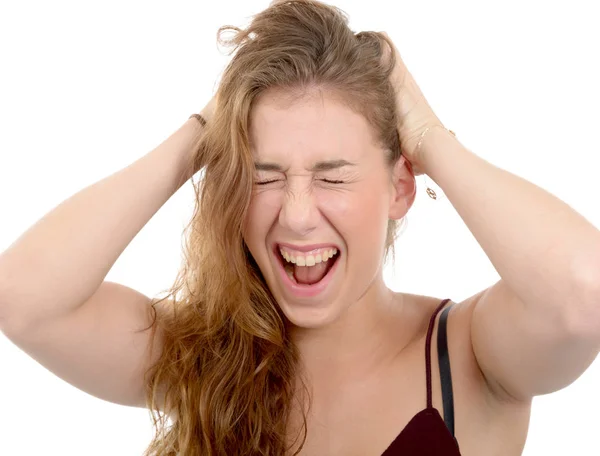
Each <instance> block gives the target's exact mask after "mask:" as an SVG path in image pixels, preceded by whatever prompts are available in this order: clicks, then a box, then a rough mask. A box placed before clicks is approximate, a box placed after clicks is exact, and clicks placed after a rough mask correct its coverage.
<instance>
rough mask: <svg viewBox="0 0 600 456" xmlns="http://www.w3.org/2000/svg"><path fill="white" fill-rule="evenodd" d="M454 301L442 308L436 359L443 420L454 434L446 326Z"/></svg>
mask: <svg viewBox="0 0 600 456" xmlns="http://www.w3.org/2000/svg"><path fill="white" fill-rule="evenodd" d="M453 305H454V303H452V304H450V305H449V306H448V307H446V308H445V309H444V311H443V312H442V314H441V315H440V323H439V326H438V338H437V346H438V360H439V364H440V378H441V382H442V403H443V405H444V421H445V422H446V426H448V429H449V430H450V433H451V434H452V436H454V399H453V394H452V375H451V373H450V357H449V356H448V337H447V332H446V326H447V321H448V313H449V312H450V309H451V308H452V306H453Z"/></svg>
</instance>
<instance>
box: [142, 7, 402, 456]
mask: <svg viewBox="0 0 600 456" xmlns="http://www.w3.org/2000/svg"><path fill="white" fill-rule="evenodd" d="M226 31H229V32H233V36H232V37H231V38H230V39H223V37H222V34H223V33H224V32H226ZM217 40H218V42H219V43H220V44H221V45H225V46H229V47H232V48H233V49H232V51H231V52H230V54H233V53H234V52H235V51H237V52H235V55H234V56H233V58H232V59H231V61H230V63H229V65H228V66H227V67H226V69H225V71H224V73H223V76H222V79H221V82H220V85H219V87H218V90H217V95H216V96H217V106H216V109H215V112H214V114H213V118H212V119H211V121H210V122H209V124H208V125H207V126H206V127H205V128H204V129H203V131H202V132H201V133H200V135H199V137H198V140H197V142H196V145H195V148H194V151H195V153H194V155H193V157H192V158H191V160H190V166H191V167H194V170H200V169H201V170H202V172H201V173H199V174H201V175H202V177H201V178H200V179H199V181H198V182H197V183H194V190H195V196H196V205H195V209H194V212H193V215H192V219H191V221H190V223H189V224H188V225H187V226H186V229H185V236H184V243H183V244H184V246H183V250H184V255H183V257H184V258H183V261H182V267H181V270H180V271H179V273H178V275H177V278H176V280H175V283H174V285H173V286H172V288H170V289H169V290H167V291H168V292H169V293H168V295H167V296H166V297H164V298H162V299H158V300H156V299H153V305H152V310H153V311H154V321H153V323H152V325H151V327H150V328H152V340H154V338H155V337H156V330H157V329H158V328H159V327H160V329H161V336H162V339H163V340H162V342H161V353H160V356H159V357H158V360H157V361H156V362H155V363H154V364H152V366H151V367H150V368H149V369H148V370H147V372H146V378H145V379H146V400H147V404H148V406H149V409H150V412H151V416H152V419H153V424H154V427H155V431H156V434H155V436H154V438H153V440H152V442H151V443H150V445H149V447H148V448H147V450H146V452H145V453H144V456H155V455H160V456H163V455H189V456H192V455H193V456H197V455H203V456H234V455H244V456H247V455H252V456H258V455H262V456H267V455H269V456H281V455H288V454H294V455H295V454H297V453H298V452H299V451H300V449H301V448H302V445H303V444H304V441H305V440H306V431H307V426H306V416H307V415H306V413H307V410H308V409H309V408H310V397H309V396H310V395H309V394H306V393H308V392H309V389H308V387H307V382H306V381H305V380H303V378H302V377H303V376H302V375H301V369H300V368H299V367H298V366H299V355H298V351H297V348H296V347H295V346H294V345H293V344H292V342H291V340H290V337H289V331H288V325H289V322H288V321H287V320H286V318H285V316H284V315H283V314H282V312H281V310H280V309H279V307H278V305H277V302H276V300H275V299H274V297H273V295H272V294H271V292H270V290H269V288H268V286H267V284H266V282H265V280H264V278H263V275H262V274H261V271H260V269H259V268H258V266H257V264H256V262H255V261H254V259H253V257H252V255H251V254H250V252H249V250H248V248H247V246H246V245H245V243H244V240H243V231H242V230H243V223H244V219H245V216H246V212H247V209H248V206H249V203H250V198H251V194H252V188H253V176H254V164H253V160H252V156H251V152H250V145H249V129H250V112H251V109H252V106H253V102H254V101H255V99H256V97H257V96H258V95H259V94H261V93H262V92H264V91H266V90H268V89H283V90H284V91H285V92H286V93H289V94H290V96H292V97H298V98H300V97H301V96H302V95H303V94H305V93H306V92H307V91H308V90H311V89H319V90H323V91H327V92H328V93H332V94H336V95H338V98H339V99H340V100H343V102H344V103H345V104H346V105H347V106H348V107H349V108H350V109H353V110H355V111H356V112H359V113H360V114H362V115H364V116H365V118H366V119H367V120H368V122H369V124H370V126H371V127H372V128H373V132H374V133H375V134H376V138H378V140H379V141H380V142H381V144H382V145H383V146H384V150H385V151H386V152H385V153H386V154H387V163H388V165H390V166H392V165H393V163H395V162H396V161H397V160H398V159H399V158H400V144H399V137H398V130H397V126H398V118H397V113H396V107H395V101H394V100H395V98H394V97H395V95H394V89H393V87H392V85H391V82H390V79H389V77H390V74H391V71H392V68H393V66H394V55H393V53H390V55H391V57H390V58H389V59H387V60H386V59H382V53H383V52H384V46H385V44H384V42H387V43H388V45H389V46H390V48H391V46H393V45H392V43H391V42H390V41H389V40H388V39H387V37H386V36H385V35H383V34H381V33H377V32H360V33H355V32H353V31H352V30H350V28H349V27H348V17H347V15H346V13H344V12H343V11H342V10H340V9H338V8H336V7H333V6H329V5H326V4H323V3H320V2H317V1H311V0H292V1H284V2H279V3H275V4H272V5H271V6H270V7H269V8H267V9H266V10H264V11H263V12H261V13H259V14H257V15H255V16H253V17H252V21H251V22H250V24H249V25H248V26H247V28H244V29H241V28H238V27H235V26H230V25H228V26H223V27H221V28H219V30H218V32H217ZM392 49H393V48H392ZM384 60H385V61H384ZM192 181H193V179H192ZM397 228H398V227H397V226H396V221H393V220H390V221H389V225H388V236H387V241H386V251H385V258H387V256H388V253H389V251H390V250H392V253H393V244H394V239H395V237H396V235H397ZM167 297H171V302H170V303H169V307H168V308H167V311H166V312H158V311H157V310H156V307H155V306H156V304H157V303H158V302H160V301H164V300H165V299H166V298H167ZM150 328H147V329H150ZM151 346H152V344H151ZM299 385H300V386H299ZM161 388H162V389H161ZM159 391H163V393H164V394H160V396H162V397H158V396H159V394H158V392H159ZM158 401H160V402H161V403H163V402H164V403H165V404H166V405H165V406H164V409H161V408H159V407H158V406H157V403H158ZM295 405H299V407H300V410H301V417H302V418H301V422H302V423H303V426H301V429H300V430H299V431H298V432H294V433H293V434H294V435H290V429H288V426H289V424H290V419H289V418H290V415H291V411H292V410H293V408H294V407H295ZM307 407H308V408H307ZM167 421H168V424H169V425H167Z"/></svg>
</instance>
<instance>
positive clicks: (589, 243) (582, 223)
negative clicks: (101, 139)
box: [422, 128, 600, 315]
mask: <svg viewBox="0 0 600 456" xmlns="http://www.w3.org/2000/svg"><path fill="white" fill-rule="evenodd" d="M422 146H423V157H424V169H425V173H426V174H427V175H428V176H430V177H431V178H432V179H433V180H434V181H435V182H436V183H437V184H438V185H439V186H440V187H441V188H442V190H443V191H444V193H445V195H446V196H447V198H448V199H449V200H450V202H451V203H452V205H453V206H454V208H455V209H456V211H457V212H458V214H459V215H460V216H461V217H462V219H463V220H464V222H465V224H466V225H467V227H468V228H469V230H470V231H471V233H472V234H473V236H474V237H475V238H476V240H477V241H478V242H479V244H480V245H481V247H482V248H483V250H484V251H485V253H486V254H487V256H488V257H489V259H490V261H491V262H492V264H493V266H494V267H495V269H496V270H497V271H498V273H499V274H500V276H501V278H502V279H503V280H504V281H505V282H506V284H507V285H508V286H509V288H511V290H512V291H513V292H514V293H515V294H516V295H517V296H518V297H519V298H520V299H521V300H522V301H523V302H524V303H525V304H526V305H529V306H533V307H535V308H536V309H539V310H540V311H550V310H557V311H561V312H562V311H567V312H570V311H572V310H574V311H578V310H581V311H582V312H585V313H582V314H585V315H589V311H590V308H589V307H585V308H583V307H582V308H581V309H568V308H566V307H567V306H569V305H571V306H577V305H581V306H590V305H594V304H593V303H592V302H591V301H590V290H597V289H598V288H594V287H597V286H596V285H594V284H593V283H592V282H593V280H594V279H595V278H597V277H600V267H599V264H600V232H599V231H598V229H596V228H595V227H594V226H593V225H592V224H591V223H589V222H588V221H587V220H586V219H585V218H584V217H583V216H581V215H580V214H578V213H577V212H576V211H575V210H573V209H572V208H571V207H570V206H568V205H567V204H566V203H564V202H563V201H561V200H560V199H558V198H557V197H555V196H553V195H551V194H550V193H548V192H546V191H545V190H543V189H541V188H540V187H538V186H536V185H534V184H533V183H531V182H528V181H527V180H525V179H522V178H520V177H518V176H516V175H514V174H511V173H510V172H508V171H505V170H503V169H500V168H498V167H496V166H494V165H492V164H490V163H489V162H487V161H485V160H484V159H482V158H480V157H478V156H477V155H475V154H473V153H472V152H470V151H469V150H468V149H466V148H465V147H464V146H462V144H461V143H460V142H459V140H458V139H456V138H454V137H453V136H452V135H450V134H449V133H448V132H446V131H444V130H443V129H441V128H435V129H433V130H431V131H430V132H429V133H428V134H427V136H426V137H425V140H424V142H423V145H422ZM594 293H595V291H594ZM595 305H597V304H595ZM596 313H597V312H596Z"/></svg>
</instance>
